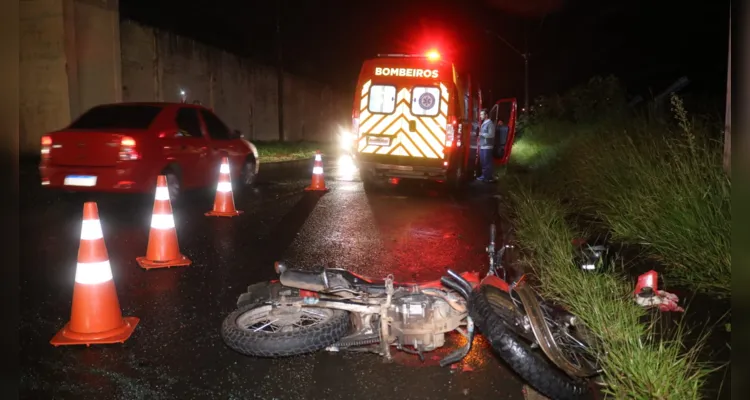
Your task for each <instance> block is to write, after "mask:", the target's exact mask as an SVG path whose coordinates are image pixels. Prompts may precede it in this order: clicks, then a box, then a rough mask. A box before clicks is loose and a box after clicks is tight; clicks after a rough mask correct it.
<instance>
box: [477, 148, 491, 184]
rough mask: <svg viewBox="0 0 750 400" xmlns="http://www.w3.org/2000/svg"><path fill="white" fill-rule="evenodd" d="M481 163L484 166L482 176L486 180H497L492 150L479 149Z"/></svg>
mask: <svg viewBox="0 0 750 400" xmlns="http://www.w3.org/2000/svg"><path fill="white" fill-rule="evenodd" d="M479 163H480V164H481V165H482V176H481V178H482V179H484V180H491V179H495V174H494V171H493V168H492V167H493V160H492V149H479Z"/></svg>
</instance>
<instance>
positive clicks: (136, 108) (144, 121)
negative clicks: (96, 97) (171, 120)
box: [69, 105, 162, 130]
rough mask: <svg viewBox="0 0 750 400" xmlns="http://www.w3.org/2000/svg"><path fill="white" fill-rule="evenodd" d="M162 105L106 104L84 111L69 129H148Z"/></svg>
mask: <svg viewBox="0 0 750 400" xmlns="http://www.w3.org/2000/svg"><path fill="white" fill-rule="evenodd" d="M161 110H162V107H160V106H152V105H106V106H97V107H94V108H92V109H90V110H88V111H86V112H85V113H84V114H83V115H81V117H80V118H78V119H77V120H76V121H74V122H73V123H72V124H71V125H70V127H69V129H102V130H104V129H148V127H149V126H151V123H152V122H153V121H154V119H156V116H157V115H159V112H161Z"/></svg>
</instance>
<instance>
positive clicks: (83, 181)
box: [64, 175, 96, 187]
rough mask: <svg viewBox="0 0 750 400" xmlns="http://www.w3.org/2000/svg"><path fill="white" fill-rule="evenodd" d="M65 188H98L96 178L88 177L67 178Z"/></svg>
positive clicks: (71, 176) (72, 176)
mask: <svg viewBox="0 0 750 400" xmlns="http://www.w3.org/2000/svg"><path fill="white" fill-rule="evenodd" d="M64 183H65V186H89V187H91V186H96V177H95V176H88V175H68V176H66V177H65V182H64Z"/></svg>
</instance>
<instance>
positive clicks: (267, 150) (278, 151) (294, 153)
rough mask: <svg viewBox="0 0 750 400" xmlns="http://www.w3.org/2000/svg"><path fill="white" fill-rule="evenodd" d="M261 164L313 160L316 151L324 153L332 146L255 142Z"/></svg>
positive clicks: (304, 143)
mask: <svg viewBox="0 0 750 400" xmlns="http://www.w3.org/2000/svg"><path fill="white" fill-rule="evenodd" d="M253 144H254V145H255V147H256V148H257V149H258V157H259V158H260V162H261V163H264V162H278V161H292V160H301V159H306V158H312V157H313V156H315V151H316V150H320V151H321V152H324V151H325V150H327V149H328V148H329V147H330V145H328V144H324V143H318V142H302V141H299V142H279V141H253Z"/></svg>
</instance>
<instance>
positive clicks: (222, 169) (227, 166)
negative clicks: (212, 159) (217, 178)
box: [219, 164, 229, 174]
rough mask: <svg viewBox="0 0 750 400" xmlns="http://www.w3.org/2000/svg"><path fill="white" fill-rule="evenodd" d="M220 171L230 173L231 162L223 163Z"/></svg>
mask: <svg viewBox="0 0 750 400" xmlns="http://www.w3.org/2000/svg"><path fill="white" fill-rule="evenodd" d="M219 173H222V174H228V173H229V164H221V168H219Z"/></svg>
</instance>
